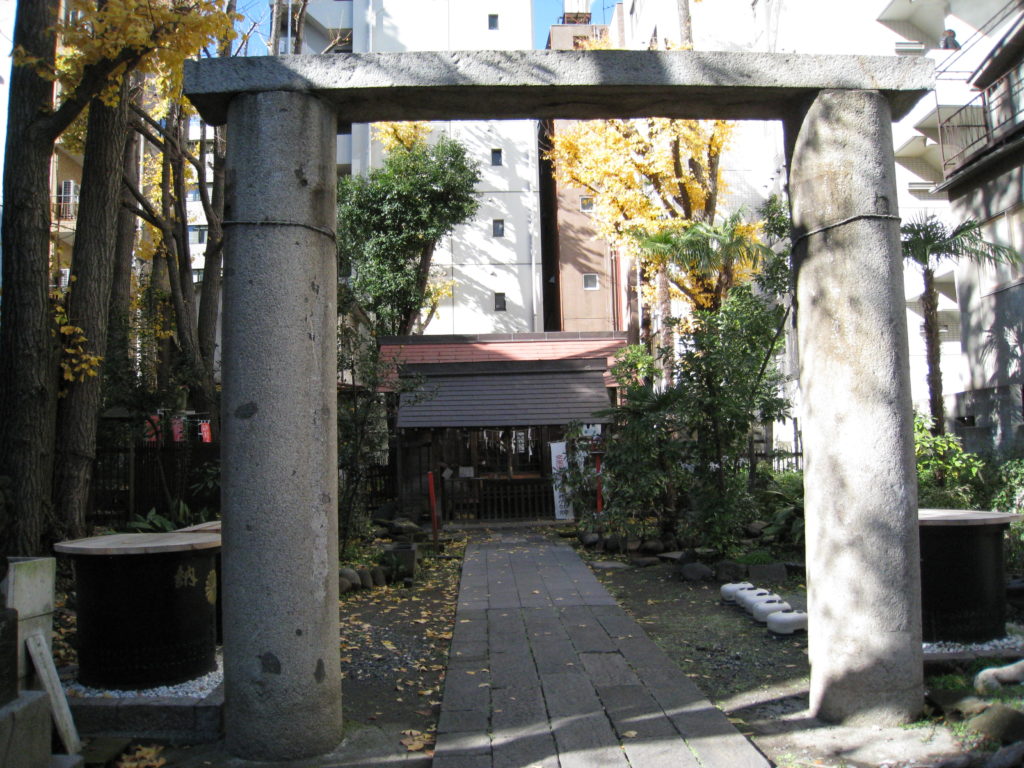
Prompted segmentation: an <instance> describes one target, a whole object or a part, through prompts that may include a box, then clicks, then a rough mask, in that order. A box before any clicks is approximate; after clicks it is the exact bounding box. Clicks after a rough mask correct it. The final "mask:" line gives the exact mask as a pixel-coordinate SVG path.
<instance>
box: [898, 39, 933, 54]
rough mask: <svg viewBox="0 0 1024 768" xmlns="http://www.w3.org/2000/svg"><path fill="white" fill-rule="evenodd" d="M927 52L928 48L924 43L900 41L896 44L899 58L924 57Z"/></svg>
mask: <svg viewBox="0 0 1024 768" xmlns="http://www.w3.org/2000/svg"><path fill="white" fill-rule="evenodd" d="M927 52H928V46H927V45H925V44H924V43H922V42H918V41H907V42H904V41H902V40H900V41H898V42H897V43H896V55H897V56H923V55H924V54H925V53H927Z"/></svg>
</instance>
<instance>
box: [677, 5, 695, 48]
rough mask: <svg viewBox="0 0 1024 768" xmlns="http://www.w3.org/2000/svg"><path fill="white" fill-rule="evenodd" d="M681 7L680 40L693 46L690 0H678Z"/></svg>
mask: <svg viewBox="0 0 1024 768" xmlns="http://www.w3.org/2000/svg"><path fill="white" fill-rule="evenodd" d="M676 7H677V8H678V9H679V42H681V43H682V44H683V45H689V46H690V47H693V25H692V24H691V22H690V0H676Z"/></svg>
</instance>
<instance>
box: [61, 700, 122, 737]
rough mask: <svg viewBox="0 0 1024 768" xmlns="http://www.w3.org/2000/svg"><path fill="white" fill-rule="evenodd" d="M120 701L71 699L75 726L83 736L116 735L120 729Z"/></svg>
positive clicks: (70, 704) (69, 704) (70, 703)
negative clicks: (118, 709) (118, 711)
mask: <svg viewBox="0 0 1024 768" xmlns="http://www.w3.org/2000/svg"><path fill="white" fill-rule="evenodd" d="M120 703H121V701H120V699H107V698H88V699H80V698H77V697H71V698H69V699H68V706H69V707H70V708H71V715H72V716H73V717H74V718H75V726H76V727H77V728H78V732H79V733H80V734H82V735H83V736H89V735H92V734H96V733H116V732H117V731H118V730H119V728H120V720H119V719H118V714H117V708H118V706H119V705H120Z"/></svg>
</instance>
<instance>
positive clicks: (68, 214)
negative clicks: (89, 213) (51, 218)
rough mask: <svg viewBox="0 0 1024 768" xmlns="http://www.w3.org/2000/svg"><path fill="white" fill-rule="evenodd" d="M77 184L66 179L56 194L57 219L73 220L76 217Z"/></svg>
mask: <svg viewBox="0 0 1024 768" xmlns="http://www.w3.org/2000/svg"><path fill="white" fill-rule="evenodd" d="M78 191H79V187H78V182H77V181H74V180H72V179H66V180H64V181H62V182H61V183H60V192H58V193H57V218H58V219H74V218H75V217H76V216H77V215H78Z"/></svg>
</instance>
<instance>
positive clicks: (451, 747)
mask: <svg viewBox="0 0 1024 768" xmlns="http://www.w3.org/2000/svg"><path fill="white" fill-rule="evenodd" d="M490 751H491V737H490V736H488V735H487V732H486V731H479V732H477V733H467V732H463V731H458V732H448V733H441V734H438V736H437V744H435V745H434V754H435V755H442V756H444V757H456V756H464V755H487V757H488V760H489V759H490V754H489V753H490Z"/></svg>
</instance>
